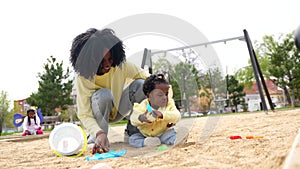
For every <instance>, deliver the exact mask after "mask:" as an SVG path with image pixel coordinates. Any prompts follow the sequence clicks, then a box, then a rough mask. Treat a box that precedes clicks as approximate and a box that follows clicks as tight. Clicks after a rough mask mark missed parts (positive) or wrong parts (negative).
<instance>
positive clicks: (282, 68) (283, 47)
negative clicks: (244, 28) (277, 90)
mask: <svg viewBox="0 0 300 169" xmlns="http://www.w3.org/2000/svg"><path fill="white" fill-rule="evenodd" d="M260 49H261V53H262V52H263V53H262V55H263V56H264V57H266V58H267V59H268V60H269V63H270V64H269V66H268V72H269V74H270V76H272V77H274V78H275V83H276V84H277V85H278V86H279V87H281V88H282V89H283V90H284V93H285V95H286V97H287V100H288V102H289V103H290V104H291V105H292V106H294V105H295V91H296V89H297V88H299V87H300V84H299V78H300V55H299V52H298V50H297V49H296V47H295V43H294V39H293V34H287V35H285V36H284V35H281V36H280V37H279V38H278V40H277V41H275V39H274V37H273V36H264V37H263V43H262V44H261V48H260ZM289 89H290V90H291V92H292V97H290V92H289Z"/></svg>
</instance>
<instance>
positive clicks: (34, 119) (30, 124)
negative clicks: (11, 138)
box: [22, 109, 43, 136]
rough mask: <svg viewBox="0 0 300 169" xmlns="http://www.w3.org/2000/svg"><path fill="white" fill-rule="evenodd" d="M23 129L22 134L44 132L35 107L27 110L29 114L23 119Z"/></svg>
mask: <svg viewBox="0 0 300 169" xmlns="http://www.w3.org/2000/svg"><path fill="white" fill-rule="evenodd" d="M23 131H24V132H23V134H22V136H26V135H34V134H43V130H42V129H41V125H40V118H39V117H38V116H37V115H36V114H35V111H34V110H33V109H29V110H27V116H26V117H25V118H24V121H23Z"/></svg>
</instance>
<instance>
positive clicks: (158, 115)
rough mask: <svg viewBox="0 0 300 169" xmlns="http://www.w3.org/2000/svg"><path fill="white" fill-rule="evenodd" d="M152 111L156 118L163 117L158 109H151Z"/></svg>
mask: <svg viewBox="0 0 300 169" xmlns="http://www.w3.org/2000/svg"><path fill="white" fill-rule="evenodd" d="M152 111H153V112H154V114H155V115H154V114H152V115H154V116H156V117H157V118H159V119H162V118H163V117H164V116H163V114H162V113H161V112H160V111H158V110H154V109H152Z"/></svg>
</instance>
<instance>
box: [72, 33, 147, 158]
mask: <svg viewBox="0 0 300 169" xmlns="http://www.w3.org/2000/svg"><path fill="white" fill-rule="evenodd" d="M70 61H71V64H72V66H73V68H74V70H75V73H76V75H75V87H76V92H77V97H76V104H77V115H78V118H79V119H80V121H81V123H82V124H83V126H84V128H85V129H86V130H87V132H88V133H89V134H90V138H89V142H90V143H93V142H94V146H93V152H92V153H93V154H95V153H103V152H108V151H109V148H110V143H109V140H108V138H107V132H108V124H109V123H110V122H116V121H120V120H122V119H123V118H124V117H126V116H128V115H129V114H130V112H131V111H132V106H133V103H135V102H141V101H142V100H143V99H145V98H146V96H145V95H144V93H143V90H142V87H143V83H144V79H145V78H146V77H147V76H148V75H149V74H148V73H147V72H145V71H144V70H143V69H141V68H140V67H138V66H136V65H134V64H133V63H130V62H127V61H126V56H125V51H124V47H123V43H122V41H121V40H120V39H119V38H118V37H117V36H116V35H115V32H114V31H113V30H112V29H103V30H97V29H94V28H91V29H89V30H87V31H86V32H84V33H81V34H79V35H78V36H76V37H75V38H74V40H73V42H72V47H71V56H70ZM128 81H131V83H130V84H126V82H128ZM126 86H127V87H126ZM127 131H128V134H129V135H131V134H133V133H135V132H137V131H138V130H137V129H136V127H134V126H132V125H131V124H130V121H128V124H127Z"/></svg>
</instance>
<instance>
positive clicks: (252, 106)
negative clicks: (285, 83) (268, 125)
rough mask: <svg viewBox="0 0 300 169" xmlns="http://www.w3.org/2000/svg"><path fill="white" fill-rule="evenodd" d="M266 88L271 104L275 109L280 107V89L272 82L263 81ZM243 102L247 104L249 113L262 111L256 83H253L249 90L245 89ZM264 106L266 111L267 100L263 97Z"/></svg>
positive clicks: (282, 102) (281, 101)
mask: <svg viewBox="0 0 300 169" xmlns="http://www.w3.org/2000/svg"><path fill="white" fill-rule="evenodd" d="M265 82H266V86H267V88H268V91H269V94H270V97H271V100H272V103H273V104H274V107H275V108H278V107H282V106H283V105H284V95H283V90H282V89H280V88H279V87H278V86H277V85H276V84H275V82H274V81H273V80H265ZM244 92H245V94H246V95H245V102H246V104H248V110H249V111H257V110H262V106H261V99H260V95H259V91H258V86H257V83H256V81H255V82H253V84H252V86H251V87H250V88H245V89H244ZM265 100H266V104H267V107H268V109H269V108H270V106H269V103H268V99H267V97H266V96H265Z"/></svg>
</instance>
